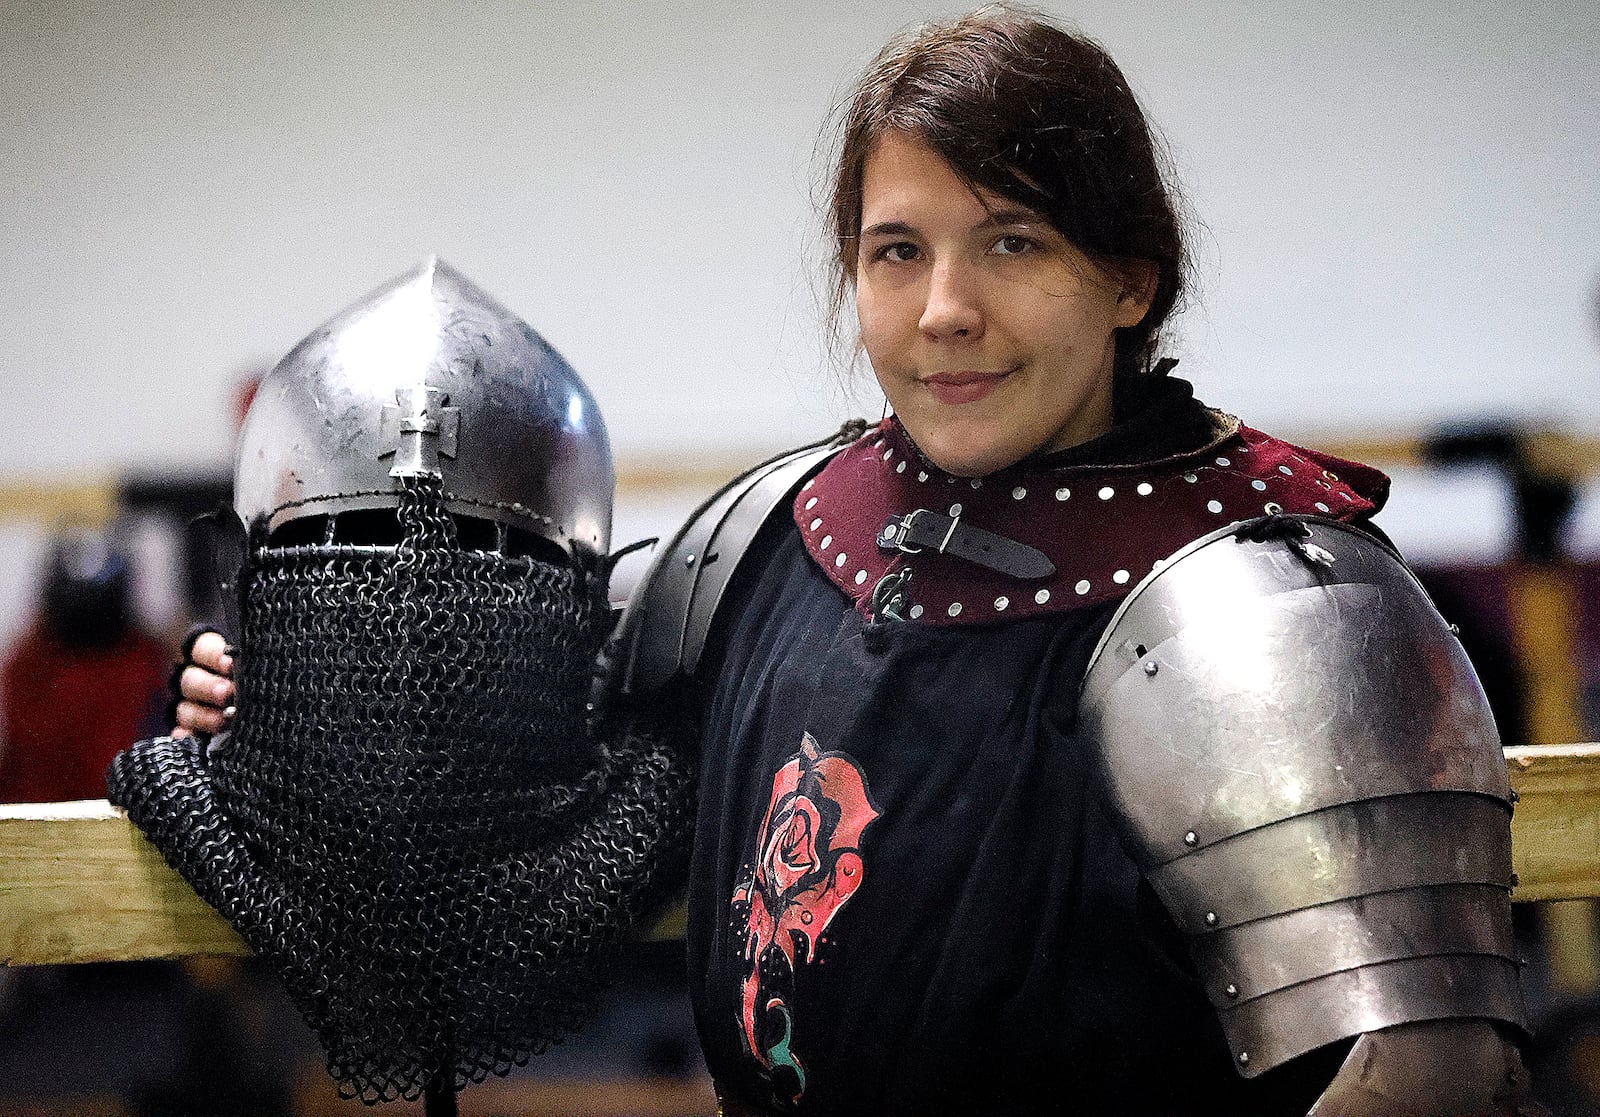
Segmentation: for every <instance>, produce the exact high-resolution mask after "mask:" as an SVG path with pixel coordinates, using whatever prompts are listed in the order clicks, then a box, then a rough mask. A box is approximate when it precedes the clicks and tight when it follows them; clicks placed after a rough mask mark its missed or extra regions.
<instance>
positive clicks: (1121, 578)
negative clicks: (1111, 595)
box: [1111, 570, 1128, 586]
mask: <svg viewBox="0 0 1600 1117" xmlns="http://www.w3.org/2000/svg"><path fill="white" fill-rule="evenodd" d="M1111 580H1112V581H1113V582H1115V583H1117V585H1119V586H1125V585H1127V584H1128V572H1127V571H1126V570H1119V571H1117V572H1116V573H1115V574H1113V575H1111Z"/></svg>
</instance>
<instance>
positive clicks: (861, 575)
mask: <svg viewBox="0 0 1600 1117" xmlns="http://www.w3.org/2000/svg"><path fill="white" fill-rule="evenodd" d="M866 580H867V572H866V571H865V570H857V571H856V585H858V586H859V585H860V584H861V583H862V582H865V581H866Z"/></svg>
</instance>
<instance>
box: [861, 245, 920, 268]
mask: <svg viewBox="0 0 1600 1117" xmlns="http://www.w3.org/2000/svg"><path fill="white" fill-rule="evenodd" d="M919 255H921V252H920V250H919V249H918V248H917V246H916V245H914V244H912V243H911V242H910V241H908V240H897V241H894V242H893V243H891V244H885V245H880V246H879V247H878V248H876V249H874V250H873V253H872V258H873V259H874V260H887V261H888V262H889V263H891V264H906V263H910V262H911V261H912V260H915V259H916V258H917V257H918V256H919Z"/></svg>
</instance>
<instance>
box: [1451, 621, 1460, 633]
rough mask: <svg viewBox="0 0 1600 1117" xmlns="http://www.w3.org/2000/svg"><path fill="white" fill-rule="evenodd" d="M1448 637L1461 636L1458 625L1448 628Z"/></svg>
mask: <svg viewBox="0 0 1600 1117" xmlns="http://www.w3.org/2000/svg"><path fill="white" fill-rule="evenodd" d="M1450 635H1452V636H1460V635H1461V626H1460V625H1459V624H1453V625H1451V626H1450Z"/></svg>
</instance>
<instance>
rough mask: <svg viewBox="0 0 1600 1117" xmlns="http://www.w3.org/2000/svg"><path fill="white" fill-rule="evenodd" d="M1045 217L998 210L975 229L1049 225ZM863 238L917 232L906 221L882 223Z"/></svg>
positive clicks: (1012, 210) (863, 232) (1028, 211)
mask: <svg viewBox="0 0 1600 1117" xmlns="http://www.w3.org/2000/svg"><path fill="white" fill-rule="evenodd" d="M1047 224H1049V222H1047V221H1046V220H1045V219H1044V217H1043V216H1041V215H1040V214H1038V213H1036V212H1034V211H1033V210H1031V209H1017V208H1011V209H997V210H994V211H993V212H992V213H990V214H989V216H988V217H986V218H984V219H983V220H982V221H980V222H978V224H976V225H974V226H973V229H975V230H977V229H995V228H1000V227H1002V226H1006V225H1047ZM860 235H861V236H863V237H908V236H914V235H916V230H915V229H913V228H912V227H911V226H910V225H907V224H906V223H905V222H904V221H880V222H878V223H877V224H876V225H869V226H868V227H867V228H865V229H862V230H861V234H860Z"/></svg>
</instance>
